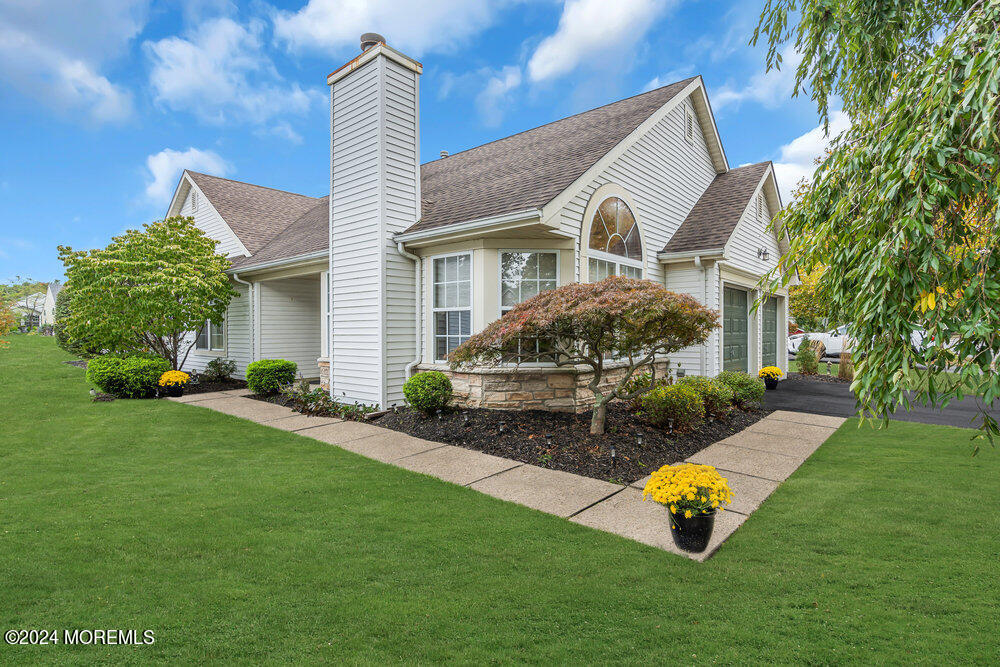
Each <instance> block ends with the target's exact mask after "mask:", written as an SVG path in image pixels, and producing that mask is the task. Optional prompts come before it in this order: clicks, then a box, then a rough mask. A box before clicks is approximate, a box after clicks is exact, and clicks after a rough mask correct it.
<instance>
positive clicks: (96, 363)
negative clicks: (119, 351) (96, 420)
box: [87, 355, 170, 398]
mask: <svg viewBox="0 0 1000 667" xmlns="http://www.w3.org/2000/svg"><path fill="white" fill-rule="evenodd" d="M169 370H170V362H169V361H167V360H166V359H162V358H154V359H147V358H143V357H125V358H121V357H114V356H110V355H107V356H103V357H95V358H93V359H91V360H90V361H89V362H88V363H87V380H88V381H89V382H91V383H93V384H94V385H96V386H97V388H98V389H100V390H101V391H103V392H104V393H106V394H111V395H112V396H116V397H118V398H151V397H153V396H155V395H156V387H157V384H158V383H159V380H160V376H162V375H163V374H164V373H166V372H167V371H169Z"/></svg>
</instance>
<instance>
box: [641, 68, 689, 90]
mask: <svg viewBox="0 0 1000 667" xmlns="http://www.w3.org/2000/svg"><path fill="white" fill-rule="evenodd" d="M692 74H694V70H692V69H691V67H681V68H678V69H672V70H670V71H669V72H667V73H666V74H664V75H663V76H654V77H653V78H652V79H650V80H649V81H647V82H646V85H645V86H643V87H642V90H641V91H640V92H643V93H646V92H649V91H650V90H655V89H657V88H662V87H663V86H669V85H670V84H671V83H676V82H678V81H683V80H684V79H686V78H688V77H689V76H691V75H692Z"/></svg>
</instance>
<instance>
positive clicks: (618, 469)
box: [372, 405, 771, 483]
mask: <svg viewBox="0 0 1000 667" xmlns="http://www.w3.org/2000/svg"><path fill="white" fill-rule="evenodd" d="M770 412H771V410H767V409H764V408H758V409H754V410H749V411H743V410H733V411H732V412H731V413H730V414H729V415H728V416H726V417H724V418H722V419H720V420H715V421H711V422H706V423H705V424H704V425H703V426H702V427H701V428H700V429H698V430H696V431H694V432H692V433H683V434H681V433H674V434H672V435H671V434H668V433H667V432H666V431H665V430H661V429H658V428H656V427H654V426H650V425H649V424H646V423H644V422H642V421H641V420H640V419H639V418H638V417H636V415H635V414H634V413H633V412H631V411H629V410H628V409H627V407H626V406H624V405H616V406H614V407H612V408H610V409H609V410H608V419H607V428H606V433H605V434H604V435H597V436H595V435H590V433H589V430H590V413H589V412H588V413H584V414H581V415H573V414H566V413H560V412H545V411H541V410H525V411H507V410H485V409H476V410H456V411H450V412H446V413H443V414H442V415H441V420H440V421H438V419H437V418H436V417H426V416H424V415H422V414H421V413H418V412H416V411H413V410H409V409H402V410H399V411H397V412H395V413H393V412H389V413H386V414H385V415H383V416H381V417H379V418H378V419H376V420H374V421H373V422H372V423H374V424H376V425H378V426H382V427H385V428H389V429H392V430H394V431H402V432H403V433H408V434H410V435H413V436H416V437H418V438H423V439H425V440H433V441H435V442H444V443H447V444H450V445H457V446H459V447H465V448H467V449H475V450H478V451H481V452H485V453H487V454H494V455H496V456H503V457H505V458H509V459H515V460H517V461H522V462H524V463H530V464H533V465H536V466H541V467H543V468H552V469H554V470H564V471H566V472H571V473H575V474H577V475H584V476H586V477H593V478H595V479H603V480H612V481H616V482H622V483H630V482H634V481H635V480H637V479H642V478H643V477H645V476H646V475H648V474H650V473H651V472H653V471H654V470H656V469H658V468H659V467H660V466H663V465H666V464H668V463H676V462H678V461H683V460H684V459H686V458H687V457H689V456H691V455H692V454H695V453H696V452H699V451H701V450H702V449H704V448H705V447H708V446H709V445H711V444H712V443H714V442H718V441H719V440H722V439H724V438H727V437H729V436H730V435H732V434H734V433H738V432H739V431H742V430H743V429H745V428H747V427H748V426H750V425H751V424H754V423H756V422H758V421H760V420H761V419H763V418H764V417H765V416H767V415H768V414H769V413H770ZM466 415H468V417H469V423H468V425H465V416H466ZM501 422H503V431H502V432H501V430H500V423H501ZM640 433H641V434H642V436H643V445H642V447H641V448H640V447H639V446H638V444H637V441H636V436H637V435H638V434H640ZM546 434H549V435H551V436H552V438H551V445H549V444H547V443H546V439H545V435H546ZM612 445H614V446H615V449H616V457H615V462H614V464H612V460H611V446H612Z"/></svg>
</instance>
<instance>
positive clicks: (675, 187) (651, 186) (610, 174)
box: [557, 100, 716, 282]
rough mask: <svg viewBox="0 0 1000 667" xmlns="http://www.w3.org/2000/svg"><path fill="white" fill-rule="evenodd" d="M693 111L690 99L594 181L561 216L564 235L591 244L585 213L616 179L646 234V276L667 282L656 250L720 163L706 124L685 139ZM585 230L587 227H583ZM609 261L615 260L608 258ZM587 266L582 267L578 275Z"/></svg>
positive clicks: (644, 237)
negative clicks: (712, 154)
mask: <svg viewBox="0 0 1000 667" xmlns="http://www.w3.org/2000/svg"><path fill="white" fill-rule="evenodd" d="M689 109H690V110H691V111H692V113H693V107H692V106H691V102H690V100H684V101H683V102H682V103H681V104H679V105H678V106H677V107H676V108H674V109H673V110H672V111H671V112H670V113H668V114H667V115H666V116H664V117H663V118H662V119H661V120H660V121H659V122H658V123H657V124H656V125H654V126H653V127H652V128H650V130H649V132H647V133H646V134H645V135H644V136H643V137H641V138H640V139H639V140H638V141H636V142H635V143H634V144H633V145H632V146H630V147H629V149H628V150H626V151H625V152H624V153H623V154H622V155H621V156H619V157H618V159H616V160H615V161H614V162H612V163H611V164H610V165H609V166H608V167H607V169H605V170H603V171H602V172H601V174H600V175H598V176H597V177H596V178H595V179H594V180H593V181H591V183H589V184H588V185H587V186H586V187H584V188H583V189H581V190H580V192H579V193H578V194H577V195H576V196H575V197H573V199H571V200H570V201H569V202H568V203H567V204H566V205H565V206H564V207H563V208H562V210H561V211H560V212H559V213H558V214H557V219H558V220H559V221H560V222H559V224H560V228H561V229H562V231H563V232H564V233H568V234H572V235H573V236H574V237H575V238H576V239H577V257H578V258H579V257H582V256H588V257H589V253H588V252H587V249H586V248H584V249H583V254H582V255H581V253H580V235H581V233H582V234H583V235H584V238H583V243H587V241H588V239H587V237H586V234H587V232H588V229H589V224H590V221H589V220H588V221H587V224H586V225H584V220H583V217H584V214H585V212H586V209H587V205H588V203H589V202H590V199H591V197H592V196H593V194H594V192H595V191H596V190H597V189H598V188H599V187H601V186H602V185H605V184H608V183H614V184H616V185H619V186H621V187H622V188H624V189H625V190H626V191H628V193H629V194H630V195H631V197H632V200H633V203H634V207H632V208H634V210H633V211H632V213H633V214H634V215H635V218H636V221H637V223H638V224H639V229H640V232H641V233H642V243H643V248H642V250H643V255H644V260H645V261H644V262H643V265H644V267H645V270H646V273H645V275H644V276H643V277H645V278H649V279H650V280H655V281H657V282H662V281H663V267H662V265H660V264H659V262H658V261H657V259H656V253H657V252H658V251H660V250H661V249H663V246H665V245H666V244H667V241H668V240H669V239H670V237H671V236H672V235H673V233H674V232H675V231H677V228H678V227H680V225H681V223H682V222H684V218H685V217H687V214H688V212H689V211H690V210H691V209H692V208H693V207H694V205H695V203H696V202H697V201H698V199H699V198H700V197H701V195H702V193H703V192H704V191H705V189H706V188H708V186H709V184H710V183H711V182H712V180H713V179H714V178H715V176H716V172H715V167H714V165H713V164H712V159H711V157H710V156H709V153H708V147H707V145H706V143H705V139H704V137H703V136H702V132H701V124H700V123H697V122H696V123H694V128H693V129H694V140H693V141H692V142H691V143H689V142H688V141H687V140H685V138H684V124H685V113H687V110H689ZM581 230H582V231H581ZM603 259H611V258H608V257H605V258H603ZM583 268H585V267H581V266H577V276H576V277H577V279H579V278H580V276H581V275H582V269H583Z"/></svg>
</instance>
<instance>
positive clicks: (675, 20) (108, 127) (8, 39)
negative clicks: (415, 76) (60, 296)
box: [0, 0, 846, 281]
mask: <svg viewBox="0 0 1000 667" xmlns="http://www.w3.org/2000/svg"><path fill="white" fill-rule="evenodd" d="M760 4H762V2H755V1H752V2H740V1H737V2H728V3H727V2H711V1H708V0H701V1H683V0H611V1H608V0H566V1H565V2H559V1H551V0H543V1H539V2H531V1H517V0H498V1H492V0H436V1H435V2H426V3H425V2H420V1H418V0H373V1H371V2H364V1H363V0H297V1H287V2H281V1H278V0H273V1H271V2H265V1H264V0H255V1H253V2H248V3H233V2H228V1H226V0H202V1H200V2H199V1H195V0H188V1H184V0H177V1H173V2H150V1H149V0H87V1H86V2H80V1H79V0H41V1H40V2H34V3H21V2H6V1H4V2H0V128H2V132H0V136H2V138H3V139H2V150H0V281H4V280H8V279H11V278H13V277H14V276H16V275H20V276H22V277H31V278H34V279H39V280H50V279H53V278H58V277H60V276H61V274H62V265H61V264H60V263H59V261H58V259H57V258H56V246H57V245H59V244H65V245H70V246H73V247H75V248H92V247H99V246H103V245H105V244H106V243H107V242H108V241H109V239H110V238H111V237H112V236H114V235H116V234H118V233H120V232H122V231H124V230H125V229H128V228H133V227H138V226H140V225H141V224H142V223H143V222H147V221H150V220H153V219H156V218H159V217H162V216H163V214H164V213H165V211H166V206H167V202H168V200H169V197H170V195H171V194H172V192H173V189H174V186H175V185H176V183H177V178H178V176H179V174H180V171H181V169H183V168H185V167H188V168H191V169H195V170H198V171H205V172H208V173H214V174H217V175H220V176H226V177H229V178H235V179H237V180H244V181H248V182H251V183H257V184H260V185H267V186H270V187H276V188H281V189H285V190H290V191H293V192H299V193H302V194H309V195H314V196H321V195H323V194H324V191H325V189H326V187H327V183H328V177H329V174H328V164H329V162H328V160H329V157H328V150H329V147H328V141H329V128H328V113H329V112H328V108H327V97H326V95H327V90H326V85H325V76H326V74H327V73H329V72H330V71H332V70H333V69H336V67H338V66H339V65H341V64H343V63H344V62H346V61H347V60H349V59H350V58H352V57H353V56H354V55H355V54H356V53H357V51H358V37H359V35H360V34H361V33H362V32H366V31H376V32H380V33H382V34H383V35H385V37H386V38H387V41H388V42H389V44H390V45H392V46H394V47H396V48H398V49H399V50H401V51H403V52H405V53H407V54H408V55H411V56H413V57H415V58H417V59H418V60H420V61H421V62H422V63H423V64H424V74H423V77H422V79H421V119H420V122H421V127H420V129H421V150H422V152H423V159H424V160H430V159H433V158H435V157H437V155H438V153H439V151H441V150H449V151H451V152H456V151H459V150H462V149H465V148H469V147H472V146H475V145H478V144H481V143H484V142H486V141H490V140H493V139H496V138H499V137H504V136H507V135H509V134H513V133H515V132H519V131H521V130H524V129H528V128H531V127H535V126H537V125H541V124H543V123H546V122H549V121H552V120H556V119H558V118H562V117H564V116H567V115H570V114H573V113H577V112H579V111H583V110H586V109H589V108H592V107H595V106H599V105H601V104H606V103H608V102H612V101H615V100H617V99H621V98H624V97H628V96H630V95H634V94H636V93H639V92H642V91H644V90H647V89H650V88H652V87H655V86H657V85H665V84H667V83H670V82H672V81H676V80H678V79H681V78H684V77H687V76H690V75H692V74H701V75H702V76H704V78H705V81H706V83H707V85H708V89H709V95H710V97H711V99H712V103H713V106H714V108H715V112H716V120H717V122H718V125H719V131H720V133H721V135H722V140H723V143H724V145H725V147H726V151H727V155H728V157H729V161H730V163H731V164H732V165H733V166H736V165H740V164H745V163H750V162H757V161H760V160H774V161H775V162H776V164H777V173H778V178H779V185H780V186H781V188H782V190H783V191H784V192H787V191H789V190H790V189H791V188H792V187H793V186H794V184H795V183H796V182H797V181H798V180H799V179H800V178H802V177H805V176H808V175H809V174H810V173H811V165H812V160H813V158H814V157H815V156H816V155H818V154H819V153H820V152H821V151H822V149H823V146H824V145H825V142H826V139H825V137H824V136H823V134H822V132H821V131H820V130H819V129H818V128H817V117H816V113H815V110H814V107H813V105H812V104H811V102H810V101H809V99H808V96H800V97H799V98H798V99H794V100H793V99H791V98H790V93H791V83H792V72H791V67H786V68H784V69H783V70H782V71H780V72H772V73H769V74H766V75H765V74H764V67H763V56H764V50H763V47H762V46H758V47H756V48H750V47H749V46H748V45H747V41H748V40H749V37H750V35H751V33H752V31H753V27H754V25H755V24H756V20H757V14H758V13H759V11H760V6H759V5H760ZM795 61H796V54H795V53H794V52H793V51H791V50H789V51H787V53H786V62H791V63H794V62H795ZM845 122H846V121H845V119H844V118H843V117H842V115H836V116H835V117H834V127H835V128H838V129H839V127H841V126H842V125H843V124H844V123H845Z"/></svg>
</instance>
